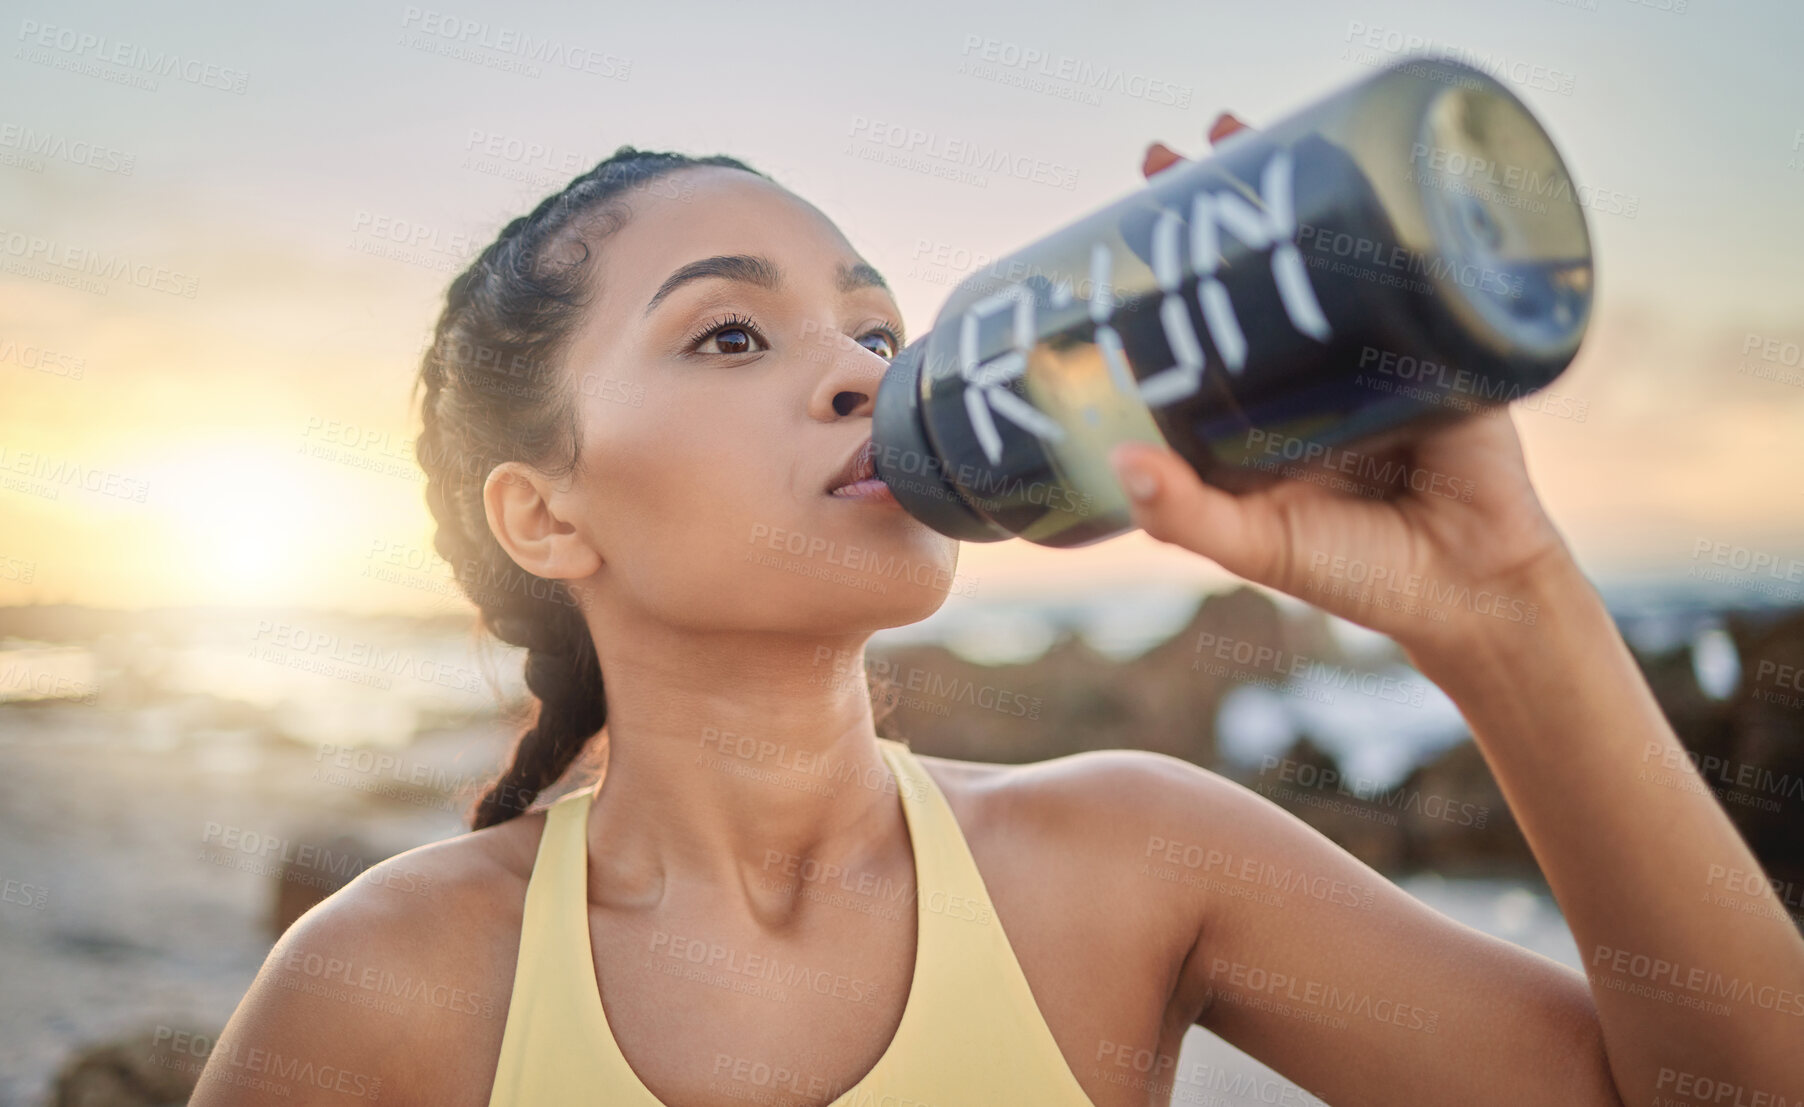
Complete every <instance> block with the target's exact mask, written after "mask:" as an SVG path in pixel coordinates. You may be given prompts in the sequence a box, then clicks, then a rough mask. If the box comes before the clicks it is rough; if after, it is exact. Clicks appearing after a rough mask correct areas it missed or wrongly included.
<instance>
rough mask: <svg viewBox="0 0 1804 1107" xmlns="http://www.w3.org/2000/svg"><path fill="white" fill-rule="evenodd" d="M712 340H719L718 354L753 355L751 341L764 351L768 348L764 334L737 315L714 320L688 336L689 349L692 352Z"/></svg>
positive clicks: (754, 325) (731, 314)
mask: <svg viewBox="0 0 1804 1107" xmlns="http://www.w3.org/2000/svg"><path fill="white" fill-rule="evenodd" d="M713 338H718V339H719V341H720V345H721V347H722V348H721V349H720V351H719V352H720V353H722V354H749V353H754V352H756V351H754V350H753V349H752V348H751V345H752V342H753V341H756V342H757V343H758V344H759V345H760V346H762V347H763V348H764V349H767V350H768V349H769V348H770V346H769V344H768V343H766V342H765V340H764V333H763V332H762V331H760V330H759V329H758V324H756V323H754V322H753V321H752V320H750V319H748V318H746V317H744V316H741V315H739V314H737V313H730V314H728V315H726V316H723V317H722V318H719V319H716V320H714V321H713V322H711V323H709V324H708V325H707V326H705V327H703V328H702V329H701V330H699V331H697V332H695V333H694V334H692V335H690V336H689V348H690V349H691V350H693V349H694V348H695V347H697V346H700V345H701V344H702V343H704V342H707V341H708V340H709V339H713Z"/></svg>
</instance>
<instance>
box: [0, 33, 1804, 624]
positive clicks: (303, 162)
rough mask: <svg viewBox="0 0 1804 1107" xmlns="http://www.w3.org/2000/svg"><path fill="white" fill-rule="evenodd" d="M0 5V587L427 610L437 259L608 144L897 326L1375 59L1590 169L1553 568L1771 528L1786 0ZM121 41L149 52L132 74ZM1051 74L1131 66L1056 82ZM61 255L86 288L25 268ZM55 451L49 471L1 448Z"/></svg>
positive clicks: (1605, 575) (1793, 247) (1670, 554)
mask: <svg viewBox="0 0 1804 1107" xmlns="http://www.w3.org/2000/svg"><path fill="white" fill-rule="evenodd" d="M7 10H8V13H9V14H7V15H6V16H4V17H3V18H4V20H5V22H3V23H0V34H4V35H5V36H6V38H7V40H8V42H7V47H6V49H5V51H4V53H3V54H0V603H28V602H75V603H87V604H97V605H105V606H120V607H128V608H136V607H147V606H160V605H164V604H195V603H217V604H228V605H231V604H295V605H304V606H318V607H329V608H335V609H340V610H350V611H364V612H380V611H399V612H422V613H423V612H430V611H437V610H451V609H455V608H456V607H458V606H459V604H460V602H461V601H459V600H457V599H456V598H455V597H453V596H451V595H450V594H449V592H448V590H447V589H446V587H445V585H444V582H443V577H442V575H441V574H440V572H439V571H440V570H442V568H443V567H442V566H436V567H435V564H434V563H433V561H432V559H431V557H430V556H429V554H428V552H427V551H429V550H430V548H431V541H430V538H431V530H430V527H431V521H430V517H429V515H428V513H427V511H426V509H425V506H424V503H423V499H422V492H423V477H422V476H421V475H420V474H419V473H418V471H417V470H416V469H415V468H414V466H413V463H412V460H411V448H410V442H411V439H412V436H413V435H414V434H415V433H417V423H416V422H415V418H416V417H415V415H414V414H413V413H412V412H411V411H410V410H409V408H408V404H407V399H408V389H409V386H410V384H411V381H412V376H413V373H414V370H415V368H416V365H417V359H418V355H419V352H420V349H421V346H422V344H423V341H424V337H425V335H426V333H427V332H428V330H429V328H430V325H431V323H432V320H433V319H434V318H435V316H436V314H437V311H438V307H439V304H440V302H441V300H442V297H443V294H444V289H445V286H446V284H447V283H448V281H449V280H450V278H451V277H452V276H453V275H454V274H455V272H456V271H458V270H460V269H461V268H462V267H463V265H464V263H465V262H467V260H468V258H469V256H470V255H471V254H472V253H473V252H474V251H477V250H480V248H481V247H482V246H483V245H484V244H486V243H487V242H489V241H490V240H491V239H492V238H493V237H494V235H495V233H496V232H497V231H498V230H499V228H500V227H501V226H502V225H503V224H505V223H506V222H507V221H508V220H509V219H511V218H513V217H515V216H517V215H520V214H523V213H525V212H526V211H528V210H530V209H531V207H532V206H534V205H535V204H536V203H537V201H538V200H539V199H540V198H541V197H542V196H544V195H546V194H547V193H549V192H551V191H554V190H555V189H556V188H558V187H561V185H562V184H563V183H564V182H565V181H566V180H567V179H568V178H570V177H571V176H574V175H575V174H576V173H578V172H580V171H582V170H583V169H585V168H587V167H588V166H589V165H591V164H593V163H594V162H595V161H596V160H599V159H600V158H602V157H604V156H606V155H607V154H608V153H610V152H611V151H612V150H614V148H615V147H617V146H619V145H622V144H631V145H635V146H640V147H646V148H653V149H672V150H680V151H683V152H687V153H692V154H707V153H728V154H731V155H733V156H735V157H738V158H740V159H741V160H744V161H746V162H748V163H750V164H752V165H753V166H756V167H757V168H759V169H760V170H762V171H764V172H766V173H768V174H770V175H771V176H773V177H774V178H775V179H776V180H778V181H779V182H781V183H782V184H784V185H785V186H787V187H789V188H790V189H792V190H794V191H795V192H797V193H798V194H800V195H802V196H803V197H805V198H807V199H808V200H810V201H811V202H813V203H814V204H816V205H817V206H819V207H820V208H821V209H822V210H823V211H824V212H826V213H827V215H828V216H830V217H831V218H832V219H833V220H834V221H835V222H836V223H837V224H838V225H839V226H840V228H841V229H842V230H843V231H844V232H845V234H846V235H847V237H848V238H849V239H850V241H851V242H852V244H853V246H854V247H855V248H856V249H857V250H858V251H859V252H860V253H861V254H862V255H863V256H864V257H865V258H866V259H867V260H868V261H870V262H871V263H872V264H874V265H875V266H877V268H878V269H879V270H881V271H882V272H883V273H884V274H885V275H886V277H887V278H888V280H889V282H890V284H891V286H892V288H894V290H895V291H896V294H897V296H898V299H899V301H900V305H901V307H902V309H903V312H904V317H905V321H906V323H907V324H908V327H909V330H910V331H911V332H912V333H914V334H920V333H923V332H925V331H926V330H927V329H928V328H929V327H930V326H931V325H932V322H933V318H934V316H935V314H936V313H937V311H938V309H939V307H940V304H941V303H942V302H943V300H944V298H945V297H946V295H947V293H949V292H950V291H951V288H952V286H953V285H954V284H956V283H957V281H958V280H959V279H961V278H962V277H963V276H964V275H965V274H966V272H967V270H965V269H961V268H959V267H958V266H957V265H956V264H954V265H951V266H948V265H946V264H940V261H941V260H942V259H946V258H953V259H958V258H964V257H968V256H989V257H999V256H1003V255H1006V254H1007V253H1008V252H1009V251H1010V250H1012V249H1015V248H1018V247H1020V246H1023V245H1026V244H1028V243H1030V242H1032V241H1034V240H1035V239H1037V238H1039V237H1041V236H1043V235H1045V234H1048V233H1050V232H1052V231H1054V230H1056V229H1058V228H1060V227H1062V226H1064V225H1065V224H1066V223H1069V222H1071V221H1073V220H1075V219H1076V218H1078V217H1079V216H1082V215H1084V214H1087V213H1089V212H1091V211H1093V210H1095V209H1097V208H1099V207H1102V206H1104V205H1106V204H1107V203H1109V202H1111V201H1113V200H1115V199H1118V198H1120V197H1121V196H1123V195H1125V194H1127V193H1129V192H1131V191H1134V190H1135V189H1137V188H1139V187H1141V177H1140V170H1139V166H1140V160H1141V156H1142V153H1143V151H1144V149H1145V147H1146V145H1147V143H1149V142H1150V141H1153V140H1155V139H1157V140H1161V141H1164V142H1166V143H1167V144H1169V145H1171V146H1173V147H1175V148H1177V149H1179V150H1180V151H1181V152H1183V153H1186V154H1197V153H1199V152H1201V151H1202V150H1203V149H1204V147H1205V146H1206V140H1205V139H1204V137H1203V136H1204V134H1205V132H1206V130H1207V128H1208V125H1209V123H1210V121H1211V120H1212V119H1213V118H1214V117H1215V115H1216V113H1217V112H1218V111H1220V110H1223V109H1231V110H1233V111H1234V112H1235V113H1236V114H1238V115H1239V116H1240V117H1241V118H1243V119H1245V120H1248V121H1249V122H1251V123H1253V124H1255V125H1257V124H1258V123H1259V122H1260V121H1262V120H1274V119H1277V118H1279V117H1281V116H1283V115H1285V114H1287V113H1288V112H1289V111H1291V110H1294V109H1296V108H1299V107H1302V106H1304V105H1305V104H1307V103H1308V102H1310V101H1311V100H1314V99H1316V98H1318V97H1321V96H1323V95H1325V94H1328V93H1331V92H1333V91H1335V90H1336V89H1338V88H1340V87H1342V86H1344V85H1346V84H1349V83H1351V82H1353V81H1354V80H1357V79H1358V78H1360V77H1362V76H1364V75H1367V74H1369V73H1371V72H1373V67H1374V66H1375V65H1377V64H1382V63H1388V62H1390V61H1393V60H1396V59H1399V58H1401V57H1402V56H1403V53H1402V51H1403V50H1404V49H1406V48H1407V46H1406V44H1424V45H1426V47H1427V48H1428V49H1431V50H1438V49H1454V50H1459V51H1463V52H1470V53H1471V54H1476V55H1483V56H1484V57H1486V58H1488V59H1491V61H1492V63H1493V64H1496V65H1497V66H1499V67H1500V69H1501V70H1502V71H1503V72H1504V73H1505V75H1506V77H1507V78H1508V79H1509V81H1510V87H1511V89H1512V91H1514V92H1515V93H1516V94H1517V95H1518V96H1519V97H1521V98H1522V100H1523V101H1524V102H1525V103H1526V104H1527V105H1528V106H1529V108H1530V109H1531V110H1532V111H1533V112H1534V113H1535V115H1536V116H1537V118H1539V119H1540V121H1541V122H1542V124H1543V125H1544V126H1545V127H1546V128H1547V130H1548V131H1549V133H1550V134H1551V135H1552V136H1553V138H1554V140H1555V142H1556V143H1557V145H1558V146H1559V148H1560V150H1561V151H1562V154H1563V155H1564V157H1565V159H1566V161H1567V164H1568V165H1569V167H1570V168H1571V169H1572V171H1573V174H1574V176H1575V177H1576V179H1577V180H1578V182H1579V183H1580V184H1581V185H1582V186H1586V187H1587V188H1588V189H1590V190H1594V191H1593V192H1592V193H1591V194H1592V195H1594V196H1595V197H1596V200H1595V201H1594V202H1593V203H1592V204H1591V210H1590V211H1589V213H1588V218H1589V223H1590V228H1591V233H1592V239H1593V246H1594V250H1595V252H1596V258H1597V279H1598V285H1597V289H1598V291H1597V300H1596V304H1595V308H1594V317H1593V322H1592V327H1591V330H1590V333H1589V334H1588V336H1587V338H1586V341H1585V344H1584V347H1583V348H1582V350H1581V351H1580V354H1579V356H1578V358H1577V360H1576V361H1575V362H1574V363H1573V365H1572V366H1571V368H1569V369H1568V370H1567V372H1566V373H1565V374H1564V375H1563V376H1562V377H1561V378H1560V379H1559V380H1558V381H1556V382H1555V384H1554V385H1553V389H1552V391H1553V392H1555V393H1557V394H1559V395H1561V396H1563V397H1565V398H1566V402H1564V403H1562V404H1560V405H1557V406H1558V409H1559V410H1558V413H1556V412H1555V410H1554V406H1552V405H1544V406H1543V407H1542V408H1541V409H1540V410H1535V409H1533V408H1532V407H1531V406H1530V405H1529V404H1527V403H1520V404H1518V405H1517V406H1518V409H1519V410H1518V413H1517V425H1518V427H1519V428H1520V430H1521V433H1522V436H1523V440H1524V445H1525V448H1526V450H1527V453H1528V460H1529V466H1530V472H1531V475H1532V476H1533V478H1534V479H1535V482H1536V485H1537V487H1538V489H1539V490H1540V492H1541V495H1542V498H1543V500H1544V501H1545V502H1546V504H1547V506H1548V508H1549V511H1550V512H1551V514H1552V515H1553V518H1554V520H1555V522H1556V524H1557V525H1558V526H1559V527H1560V529H1561V531H1562V532H1563V533H1564V534H1565V535H1566V537H1567V539H1568V541H1569V543H1570V544H1571V546H1572V548H1573V549H1574V551H1575V553H1576V554H1577V555H1578V557H1579V560H1580V562H1581V564H1582V565H1583V566H1584V567H1585V569H1586V571H1587V572H1588V573H1590V574H1591V575H1592V576H1593V578H1594V579H1598V580H1610V579H1617V578H1628V577H1632V576H1635V575H1638V574H1666V575H1679V574H1683V573H1684V572H1685V571H1686V570H1687V568H1688V567H1695V566H1696V565H1697V564H1698V563H1699V558H1700V553H1699V551H1700V550H1706V549H1707V550H1710V551H1719V550H1722V549H1729V550H1732V551H1744V552H1747V553H1750V554H1758V555H1765V556H1766V557H1767V558H1769V559H1771V560H1776V561H1778V562H1780V563H1784V562H1785V561H1786V559H1788V558H1794V557H1797V558H1804V480H1800V479H1799V474H1800V473H1801V472H1804V360H1801V359H1800V355H1799V349H1800V344H1804V203H1800V200H1801V199H1804V67H1801V66H1799V65H1798V64H1797V62H1798V56H1797V50H1798V47H1799V45H1800V44H1801V43H1804V7H1800V6H1799V5H1796V4H1794V3H1789V2H1782V0H1768V2H1747V3H1737V4H1726V3H1721V2H1714V0H1578V2H1573V3H1562V2H1555V0H1512V2H1510V3H1491V4H1461V5H1447V4H1439V3H1427V2H1422V3H1405V2H1401V0H1397V2H1380V0H1352V2H1344V0H1341V2H1332V3H1330V2H1319V3H1318V2H1303V0H1261V2H1259V3H1244V4H1236V5H1227V4H1187V5H1176V4H1172V5H1151V4H1139V3H1127V4H1118V5H1111V6H1108V7H1106V8H1105V7H1104V6H1102V5H1096V4H1075V3H1073V4H1064V5H1054V4H1040V5H1035V6H1033V7H1031V8H1030V7H1028V6H1026V5H1004V4H998V3H989V2H985V0H976V2H960V3H957V4H952V3H945V2H939V0H928V2H925V3H920V4H916V5H911V7H910V8H909V9H908V11H907V13H906V16H903V15H901V14H900V13H899V10H898V9H896V8H895V7H894V6H893V5H884V6H882V7H877V6H868V7H866V6H860V5H848V4H832V5H829V4H825V3H778V4H772V5H762V6H759V7H756V8H746V7H743V6H740V5H727V4H630V5H629V4H597V5H580V6H578V5H563V4H545V3H510V4H508V5H505V6H503V5H500V4H495V3H482V2H476V0H448V5H447V6H437V7H435V6H431V5H428V4H408V3H393V4H390V3H366V4H347V3H332V2H325V3H316V4H309V5H306V6H304V7H299V8H290V7H286V6H282V7H276V8H268V7H265V6H258V5H229V4H223V3H221V4H189V5H180V4H176V5H170V4H157V5H133V4H124V3H117V2H113V3H99V2H96V3H90V2H82V0H59V2H58V3H57V4H55V5H51V4H48V3H43V2H42V0H26V2H25V3H22V4H10V5H8V6H7ZM459 36H462V37H459ZM528 41H531V42H534V43H544V44H549V54H550V55H551V56H550V57H545V56H544V55H541V60H540V61H538V62H533V61H531V60H530V59H527V58H523V57H522V56H521V53H520V52H519V44H522V43H525V42H528ZM158 57H161V58H169V57H174V58H176V59H177V60H178V61H179V64H178V65H177V66H176V67H175V68H174V69H173V71H166V72H163V73H161V74H158V73H155V72H147V71H146V69H145V66H146V65H148V66H150V67H151V68H152V69H153V70H154V68H155V66H156V64H157V63H155V62H154V61H148V62H147V61H143V60H142V59H146V58H158ZM1029 58H1035V59H1044V60H1042V61H1034V62H1031V63H1030V62H1028V61H1027V60H1026V59H1029ZM134 59H138V60H137V61H136V62H134ZM1079 68H1081V69H1087V70H1091V71H1095V70H1099V69H1114V70H1119V71H1121V72H1122V73H1124V74H1125V75H1127V76H1128V77H1131V78H1135V79H1134V80H1132V81H1131V82H1129V83H1126V84H1124V85H1123V86H1121V87H1120V88H1104V89H1094V88H1090V87H1087V86H1086V85H1084V84H1083V83H1082V82H1081V81H1079V80H1071V79H1065V78H1062V77H1061V76H1060V74H1061V73H1062V72H1070V71H1072V70H1074V69H1079ZM898 127H899V128H907V129H910V130H918V131H920V132H922V133H923V134H924V135H927V136H931V137H932V139H934V140H938V141H943V142H958V141H964V142H977V143H984V144H991V143H1002V144H1004V145H1006V146H1008V147H1011V148H1013V149H1015V150H1018V151H1019V152H1020V153H1021V154H1023V155H1027V156H1032V157H1035V158H1042V159H1045V160H1046V161H1048V162H1050V163H1053V164H1055V165H1057V166H1059V167H1060V173H1059V174H1058V176H1059V180H1060V182H1061V183H1071V184H1072V185H1073V187H1069V188H1066V187H1057V186H1055V185H1054V184H1050V183H1047V182H1045V181H1031V180H1017V179H1013V178H1009V177H1006V176H1002V175H989V176H987V177H984V178H982V179H970V178H968V177H967V178H966V179H956V178H949V177H947V176H945V175H935V174H934V173H932V172H930V171H922V169H921V168H920V167H919V166H912V167H911V166H906V165H901V166H899V165H893V164H885V163H884V162H883V161H882V160H880V159H879V160H873V159H871V158H870V157H868V156H863V155H866V154H868V153H869V152H870V151H872V150H875V149H878V148H879V144H878V142H877V141H876V140H875V138H874V136H876V135H879V134H882V133H885V129H886V128H891V129H893V128H898ZM397 238H399V239H401V240H402V241H396V239H397ZM76 250H80V251H86V252H90V253H92V254H93V255H96V256H99V257H103V258H106V259H108V268H109V269H110V270H111V271H112V272H113V274H114V275H113V276H112V277H111V278H98V277H79V276H76V277H72V276H71V275H70V274H69V272H68V271H66V270H64V271H60V272H59V271H53V270H50V269H47V268H46V267H45V266H44V265H42V264H41V258H42V257H43V256H44V254H45V252H49V253H51V254H55V253H57V252H61V253H62V255H63V256H67V254H68V253H69V252H71V251H76ZM59 463H62V464H65V465H66V466H75V467H79V470H80V471H81V473H82V474H83V476H82V478H81V480H80V481H79V482H77V483H76V484H57V483H55V482H54V481H46V480H44V479H41V477H40V476H33V474H41V473H43V472H44V471H45V470H44V468H43V466H45V465H50V466H55V465H57V464H59ZM62 471H63V472H65V473H67V472H69V471H71V470H70V469H69V468H67V467H65V468H64V469H63V470H62ZM1743 560H1744V561H1745V560H1746V559H1745V558H1744V559H1743ZM381 564H386V565H388V566H389V567H390V568H391V569H398V570H404V572H399V573H397V572H388V573H372V572H371V570H372V567H374V566H377V565H381ZM960 569H961V573H967V574H970V575H972V576H973V577H974V578H976V579H978V580H981V581H982V582H984V584H983V587H984V591H985V593H986V594H987V595H990V596H1002V595H1011V594H1016V593H1019V594H1022V595H1028V594H1053V593H1059V592H1061V591H1068V590H1070V589H1072V588H1077V587H1101V586H1108V585H1110V584H1119V583H1128V582H1142V583H1143V582H1146V581H1166V582H1172V583H1174V584H1195V585H1198V586H1201V587H1214V586H1219V585H1220V584H1222V583H1224V582H1227V581H1229V580H1231V578H1230V577H1228V576H1227V575H1226V574H1225V573H1223V572H1221V571H1220V570H1219V569H1217V568H1216V567H1214V566H1213V565H1211V564H1209V563H1208V562H1206V561H1204V560H1203V559H1201V558H1199V557H1197V556H1195V555H1193V554H1190V553H1188V552H1185V551H1182V550H1177V549H1175V548H1172V547H1167V546H1162V545H1161V544H1159V543H1156V542H1154V541H1152V540H1150V539H1148V538H1147V537H1146V536H1145V535H1143V534H1140V533H1133V534H1129V535H1125V536H1122V537H1120V538H1117V539H1113V540H1111V541H1108V542H1105V543H1101V544H1098V545H1096V546H1092V547H1088V548H1084V549H1079V550H1051V549H1045V548H1042V547H1037V546H1033V545H1031V544H1029V543H1026V542H1023V541H1009V542H1003V543H994V544H981V545H968V546H967V547H966V548H965V550H964V551H963V554H962V556H961V562H960Z"/></svg>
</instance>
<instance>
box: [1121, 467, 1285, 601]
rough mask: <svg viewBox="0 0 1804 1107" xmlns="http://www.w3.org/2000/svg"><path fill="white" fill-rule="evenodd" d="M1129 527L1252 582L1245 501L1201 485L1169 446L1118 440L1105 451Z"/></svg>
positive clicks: (1253, 546) (1253, 572)
mask: <svg viewBox="0 0 1804 1107" xmlns="http://www.w3.org/2000/svg"><path fill="white" fill-rule="evenodd" d="M1109 465H1110V466H1111V467H1112V468H1113V469H1114V470H1115V476H1116V479H1118V480H1119V481H1120V482H1121V489H1122V491H1123V492H1125V493H1126V494H1127V498H1128V505H1129V510H1130V512H1131V513H1132V515H1133V521H1134V525H1136V526H1138V527H1139V528H1140V529H1141V530H1144V531H1145V532H1146V533H1147V534H1149V535H1151V536H1152V537H1153V538H1156V539H1158V540H1159V541H1161V542H1167V543H1170V544H1171V545H1174V546H1182V547H1183V548H1185V549H1187V550H1190V551H1192V552H1194V553H1199V554H1202V555H1203V556H1204V557H1207V558H1209V559H1210V560H1212V561H1214V562H1216V563H1217V564H1218V565H1220V566H1221V567H1222V568H1224V569H1226V570H1228V571H1229V572H1231V573H1235V574H1238V575H1240V576H1243V577H1246V578H1248V579H1250V580H1257V579H1258V576H1257V575H1256V574H1257V561H1258V557H1257V556H1256V555H1257V553H1258V547H1257V545H1256V544H1255V543H1254V542H1252V541H1251V539H1252V538H1253V537H1254V536H1253V534H1252V530H1253V528H1252V526H1251V525H1250V523H1249V517H1248V509H1247V505H1246V503H1244V502H1243V501H1242V500H1240V499H1239V498H1238V497H1236V496H1235V495H1234V494H1233V493H1231V492H1228V491H1226V490H1225V489H1221V488H1217V487H1215V486H1214V485H1211V484H1208V483H1206V482H1205V481H1204V480H1203V479H1202V478H1201V477H1199V476H1197V474H1196V470H1195V469H1192V468H1191V467H1190V463H1189V462H1187V461H1185V460H1184V458H1183V457H1182V456H1181V455H1180V454H1179V453H1178V452H1177V451H1176V450H1173V449H1171V448H1170V447H1169V446H1155V445H1153V444H1151V443H1147V442H1122V443H1119V444H1117V445H1116V446H1115V447H1114V448H1113V449H1112V450H1110V451H1109Z"/></svg>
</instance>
